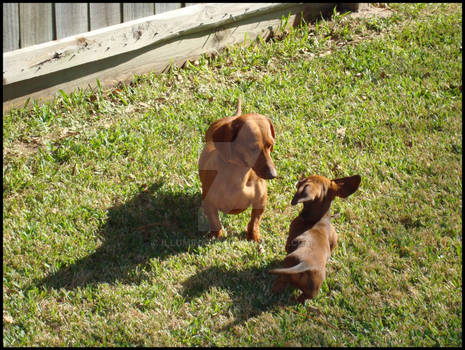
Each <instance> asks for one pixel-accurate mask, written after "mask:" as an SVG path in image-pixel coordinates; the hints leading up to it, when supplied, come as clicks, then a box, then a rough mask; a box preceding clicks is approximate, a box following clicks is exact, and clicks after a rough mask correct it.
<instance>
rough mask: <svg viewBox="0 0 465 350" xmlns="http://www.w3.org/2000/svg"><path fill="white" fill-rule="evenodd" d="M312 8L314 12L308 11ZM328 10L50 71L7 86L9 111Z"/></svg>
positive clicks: (211, 30) (235, 26)
mask: <svg viewBox="0 0 465 350" xmlns="http://www.w3.org/2000/svg"><path fill="white" fill-rule="evenodd" d="M202 6H204V5H202ZM325 6H326V7H325ZM309 8H310V10H308V9H309ZM327 8H329V7H328V4H307V5H305V4H300V5H295V4H294V6H293V7H288V8H282V7H281V8H275V11H273V12H268V13H265V14H263V13H262V14H260V15H257V16H253V17H245V18H244V17H242V18H241V19H240V20H238V21H236V22H233V23H229V24H227V25H224V26H221V27H220V28H218V27H206V28H205V27H204V30H203V31H201V32H194V33H188V34H184V35H182V36H177V37H172V38H171V39H170V40H168V41H164V42H162V43H157V44H154V45H149V46H145V47H142V48H140V49H138V50H135V51H130V52H126V53H124V54H121V55H116V56H112V57H108V58H107V59H103V60H99V61H95V62H91V63H88V64H85V65H82V66H78V67H74V68H71V69H67V70H64V71H59V72H54V73H50V74H48V75H47V76H46V77H43V78H35V79H29V80H27V81H20V82H18V83H14V84H10V85H7V86H4V88H3V91H4V92H3V101H4V103H3V109H4V111H5V110H8V109H9V108H11V107H12V106H21V105H23V104H24V101H25V99H26V98H27V97H30V98H31V99H37V98H44V99H50V98H52V97H53V96H54V94H55V93H57V92H58V90H59V89H62V90H64V91H65V92H67V93H68V92H71V91H73V90H74V89H76V88H78V87H81V88H85V87H87V86H88V85H90V86H92V87H95V86H96V83H95V80H96V79H99V81H100V82H101V84H102V86H103V87H104V88H108V87H111V86H114V85H116V84H117V83H118V82H119V81H128V80H132V79H133V78H134V74H144V73H147V72H149V71H151V72H161V71H163V70H164V69H166V67H167V66H169V64H170V63H174V64H177V65H182V64H183V63H184V62H185V61H186V60H187V59H195V58H197V57H199V56H200V55H201V54H203V53H209V52H216V51H219V50H221V49H222V48H224V47H225V46H228V45H232V44H235V43H238V42H242V41H243V40H244V37H245V33H247V38H248V39H249V40H248V42H249V43H250V42H251V40H252V39H254V38H255V37H256V36H257V35H261V36H263V37H266V36H267V35H268V33H269V31H270V29H272V28H274V29H276V28H277V27H278V26H279V25H280V23H281V18H282V16H283V15H287V14H288V13H291V14H293V15H292V16H291V18H290V21H289V23H294V22H295V18H297V17H298V16H299V14H300V13H301V12H302V11H304V13H305V12H306V11H310V12H312V11H313V12H312V13H314V14H315V17H317V16H319V13H320V11H323V10H327ZM175 12H176V11H175ZM168 13H169V12H168ZM315 17H313V18H315ZM308 18H309V17H307V19H308ZM155 58H156V59H155Z"/></svg>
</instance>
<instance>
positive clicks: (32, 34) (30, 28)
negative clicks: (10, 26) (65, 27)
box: [19, 2, 53, 47]
mask: <svg viewBox="0 0 465 350" xmlns="http://www.w3.org/2000/svg"><path fill="white" fill-rule="evenodd" d="M52 17H53V14H52V3H50V2H49V3H20V4H19V23H20V29H19V30H20V36H21V46H22V47H26V46H31V45H35V44H40V43H44V42H47V41H50V40H53V20H52Z"/></svg>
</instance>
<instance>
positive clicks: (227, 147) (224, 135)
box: [212, 119, 242, 161]
mask: <svg viewBox="0 0 465 350" xmlns="http://www.w3.org/2000/svg"><path fill="white" fill-rule="evenodd" d="M241 126H242V121H241V120H240V119H234V120H233V121H231V122H229V123H224V124H223V125H221V126H220V127H219V128H217V129H216V130H215V131H214V132H213V134H212V140H213V142H214V143H215V147H216V149H217V150H218V151H219V152H220V154H221V157H222V158H223V159H224V160H225V161H229V160H230V159H231V158H232V143H233V142H234V140H235V139H236V137H237V134H238V133H239V129H240V127H241Z"/></svg>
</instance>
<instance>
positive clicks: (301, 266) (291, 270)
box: [270, 261, 318, 275]
mask: <svg viewBox="0 0 465 350" xmlns="http://www.w3.org/2000/svg"><path fill="white" fill-rule="evenodd" d="M311 270H318V269H317V268H315V267H313V266H311V265H310V264H308V263H307V262H306V261H302V262H300V263H298V264H297V265H295V266H292V267H287V268H281V269H274V270H270V273H273V274H276V275H280V274H284V275H292V274H295V273H301V272H305V271H311Z"/></svg>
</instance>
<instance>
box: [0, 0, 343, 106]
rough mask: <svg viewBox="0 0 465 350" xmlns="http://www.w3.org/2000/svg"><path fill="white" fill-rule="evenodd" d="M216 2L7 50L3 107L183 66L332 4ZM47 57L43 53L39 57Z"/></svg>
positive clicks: (262, 34) (318, 11) (328, 7)
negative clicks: (29, 99)
mask: <svg viewBox="0 0 465 350" xmlns="http://www.w3.org/2000/svg"><path fill="white" fill-rule="evenodd" d="M221 5H222V6H218V4H202V5H197V6H190V7H185V8H182V9H179V10H177V11H169V12H165V13H162V14H159V15H155V16H151V17H148V18H143V19H139V20H134V21H131V22H129V23H123V24H119V25H115V26H113V27H110V28H102V29H98V30H95V31H93V32H90V33H85V34H82V35H76V36H73V37H70V38H65V39H62V40H58V41H56V42H54V43H51V44H50V43H49V44H41V45H36V46H35V47H31V48H25V49H20V50H16V51H14V52H11V53H5V54H4V55H3V57H4V75H3V84H4V85H3V101H4V102H3V109H4V110H5V109H8V108H11V107H12V106H18V105H20V104H23V103H24V100H25V99H26V98H28V97H29V98H32V99H37V98H47V99H48V98H52V97H53V95H54V94H55V93H56V92H58V90H59V89H62V90H64V91H65V92H71V91H73V90H74V89H76V88H78V87H81V88H85V87H87V86H91V87H93V86H95V85H96V79H99V81H100V83H101V85H102V86H103V87H104V88H107V87H111V86H114V85H116V84H117V83H118V82H119V81H128V80H131V79H133V77H134V74H144V73H147V72H149V71H151V72H161V71H163V70H164V69H166V67H168V66H169V65H170V64H172V63H173V64H177V65H182V64H183V63H184V62H185V61H186V60H188V59H195V58H198V57H199V56H200V55H201V54H203V53H211V52H216V51H220V50H221V49H222V48H224V47H225V46H228V45H232V44H235V43H238V42H242V41H243V40H244V37H245V34H246V33H247V38H248V40H249V42H250V41H251V40H253V39H255V38H256V37H257V35H261V36H263V37H266V36H267V35H268V34H269V32H270V30H273V29H276V28H277V27H278V26H279V25H280V23H281V20H282V17H283V16H286V15H288V14H291V15H292V16H291V19H290V21H289V24H293V23H295V22H296V21H297V18H299V17H300V16H299V15H300V14H301V13H304V14H310V16H311V17H312V18H315V17H317V16H319V15H320V13H321V12H328V10H330V9H332V7H333V6H334V4H329V3H323V4H321V3H320V4H315V3H313V4H296V3H267V4H263V3H261V4H259V3H247V4H244V3H236V4H233V3H228V4H221ZM305 17H306V19H307V20H308V18H309V17H308V16H305ZM107 48H109V49H108V52H105V50H107ZM101 49H103V51H100V50H101ZM110 50H111V53H110ZM68 51H69V52H68ZM57 52H61V53H62V54H57ZM37 57H40V58H37ZM44 57H46V58H47V59H46V60H45V61H40V59H43V58H44ZM63 58H64V59H63ZM75 60H76V61H75ZM26 61H27V64H26ZM76 62H77V63H78V64H76ZM31 66H33V67H31ZM14 71H15V72H16V73H15V72H14ZM44 72H46V73H45V75H44V74H43V73H44ZM25 74H27V75H28V78H25V76H24V75H25ZM21 75H23V76H22V77H21ZM13 79H16V80H13Z"/></svg>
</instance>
